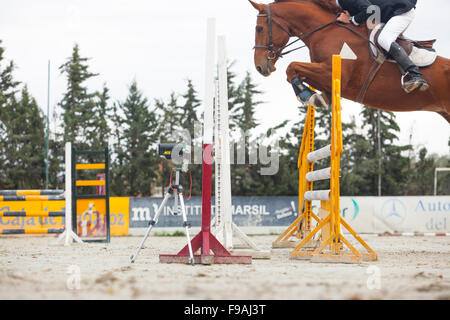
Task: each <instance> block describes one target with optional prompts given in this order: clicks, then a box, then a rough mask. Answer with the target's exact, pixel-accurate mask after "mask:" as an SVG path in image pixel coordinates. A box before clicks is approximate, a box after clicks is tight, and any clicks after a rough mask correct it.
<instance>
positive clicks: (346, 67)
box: [249, 0, 450, 123]
mask: <svg viewBox="0 0 450 320" xmlns="http://www.w3.org/2000/svg"><path fill="white" fill-rule="evenodd" d="M249 1H250V0H249ZM250 3H251V4H252V5H253V7H255V8H256V9H257V10H258V12H259V14H258V18H257V21H256V34H255V67H256V69H257V70H258V72H259V73H261V74H262V75H263V76H266V77H267V76H269V75H270V74H271V73H272V72H274V71H275V70H276V68H275V64H276V62H277V60H278V59H279V57H280V56H282V55H283V54H285V53H284V52H282V51H283V50H285V51H287V50H288V49H290V48H291V47H289V44H288V41H289V40H290V37H293V36H295V37H298V38H299V39H301V40H302V41H303V43H304V44H305V45H306V46H307V47H308V49H309V53H310V59H311V63H305V62H292V63H290V64H289V66H288V68H287V70H286V74H287V81H288V82H289V83H291V81H292V79H294V78H296V77H297V78H299V79H301V80H302V81H305V82H306V83H308V84H309V85H311V86H312V87H314V88H316V89H318V90H320V91H322V92H326V93H327V94H328V95H329V92H330V91H331V61H332V56H333V55H334V54H339V53H340V51H341V49H342V47H343V45H344V43H347V44H348V45H349V46H350V48H351V49H352V50H353V52H354V53H355V54H356V56H357V57H358V58H357V60H342V96H343V97H344V98H346V99H349V100H352V101H357V102H360V103H363V104H364V105H366V106H369V107H372V108H377V109H381V110H387V111H397V112H398V111H434V112H437V113H439V114H440V115H441V116H443V117H444V118H445V119H446V120H447V121H448V122H449V123H450V60H449V59H446V58H444V57H440V56H438V57H437V59H436V61H435V62H434V64H433V65H431V66H429V67H425V68H421V72H422V74H423V75H424V77H425V79H426V80H427V81H428V83H429V84H430V89H429V90H427V91H424V92H422V91H419V90H416V91H414V92H412V93H409V94H408V93H406V92H405V91H404V90H403V89H402V87H401V83H400V78H401V73H400V70H399V69H398V67H397V66H396V65H395V64H394V63H390V62H385V63H384V64H382V65H381V68H380V69H379V71H378V73H377V74H376V75H375V78H374V79H373V80H372V81H371V82H370V86H369V87H368V88H367V91H365V94H364V98H363V99H362V101H358V97H361V92H362V88H363V87H364V85H365V84H366V82H367V79H368V77H369V74H370V73H371V69H372V66H373V63H374V60H373V58H372V57H371V55H370V52H369V42H368V40H367V38H368V37H369V29H368V27H367V26H366V25H365V24H364V25H360V26H354V25H352V24H351V25H345V26H344V25H343V24H341V23H339V22H336V13H338V11H339V8H338V7H337V6H336V5H334V4H333V3H334V0H332V2H330V1H328V2H327V0H290V1H283V0H279V1H275V2H273V3H271V4H269V5H266V4H258V3H254V2H252V1H250ZM268 6H270V12H269V14H270V17H268ZM349 29H351V30H349ZM352 30H353V32H352ZM287 44H288V46H287V47H286V45H287Z"/></svg>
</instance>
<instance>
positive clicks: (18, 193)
mask: <svg viewBox="0 0 450 320" xmlns="http://www.w3.org/2000/svg"><path fill="white" fill-rule="evenodd" d="M0 196H64V190H48V189H44V190H0Z"/></svg>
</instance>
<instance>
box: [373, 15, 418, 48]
mask: <svg viewBox="0 0 450 320" xmlns="http://www.w3.org/2000/svg"><path fill="white" fill-rule="evenodd" d="M415 15H416V11H415V9H411V10H410V11H408V12H406V13H404V14H401V15H398V16H394V17H392V18H391V19H390V20H389V21H388V22H387V23H386V25H385V26H384V29H383V30H382V31H381V33H380V36H379V37H378V44H379V45H380V46H381V47H382V48H383V49H384V50H386V51H387V52H389V49H390V48H391V44H392V42H394V41H395V40H397V38H398V36H399V35H401V34H402V33H403V32H404V31H405V30H406V29H408V27H409V25H410V24H411V22H412V21H413V20H414V17H415Z"/></svg>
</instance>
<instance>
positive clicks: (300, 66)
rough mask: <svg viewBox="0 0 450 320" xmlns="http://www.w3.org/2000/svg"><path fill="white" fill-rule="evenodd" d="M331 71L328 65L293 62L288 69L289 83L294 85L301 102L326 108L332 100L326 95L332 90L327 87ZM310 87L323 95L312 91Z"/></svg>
mask: <svg viewBox="0 0 450 320" xmlns="http://www.w3.org/2000/svg"><path fill="white" fill-rule="evenodd" d="M330 70H331V69H330V66H329V65H328V64H326V63H303V62H292V63H291V64H289V66H288V68H287V69H286V74H287V81H288V82H289V83H290V84H291V85H292V88H293V89H294V92H295V95H296V96H297V99H298V100H299V101H300V102H303V103H307V104H309V105H313V106H315V107H320V108H326V107H328V104H329V102H330V99H329V98H328V97H327V95H325V94H324V93H325V91H329V90H330V89H329V88H328V87H329V86H327V85H326V84H327V82H330V81H329V79H330V77H331V73H330ZM304 82H306V83H304ZM308 85H310V86H312V87H313V88H315V89H318V90H320V91H322V93H317V92H315V91H313V90H311V89H310V88H309V86H308Z"/></svg>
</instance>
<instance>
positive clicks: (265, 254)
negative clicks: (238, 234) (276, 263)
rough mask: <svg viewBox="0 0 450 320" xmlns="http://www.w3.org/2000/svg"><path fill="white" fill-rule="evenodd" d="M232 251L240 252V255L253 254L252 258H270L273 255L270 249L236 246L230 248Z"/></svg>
mask: <svg viewBox="0 0 450 320" xmlns="http://www.w3.org/2000/svg"><path fill="white" fill-rule="evenodd" d="M230 252H231V253H234V254H238V256H251V257H252V259H270V255H271V253H270V251H264V250H252V249H239V248H234V249H232V250H230Z"/></svg>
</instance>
